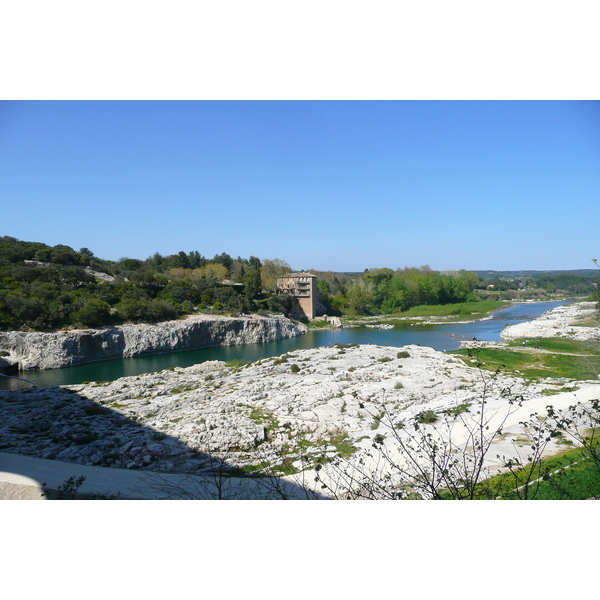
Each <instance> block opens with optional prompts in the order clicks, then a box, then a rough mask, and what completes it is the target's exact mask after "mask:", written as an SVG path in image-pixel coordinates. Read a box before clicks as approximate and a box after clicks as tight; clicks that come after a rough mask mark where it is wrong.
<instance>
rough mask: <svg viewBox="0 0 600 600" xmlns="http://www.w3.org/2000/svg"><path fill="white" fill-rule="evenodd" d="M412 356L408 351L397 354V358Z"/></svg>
mask: <svg viewBox="0 0 600 600" xmlns="http://www.w3.org/2000/svg"><path fill="white" fill-rule="evenodd" d="M409 357H410V354H409V353H408V352H407V351H406V350H401V351H400V352H398V354H396V358H409Z"/></svg>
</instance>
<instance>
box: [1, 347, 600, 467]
mask: <svg viewBox="0 0 600 600" xmlns="http://www.w3.org/2000/svg"><path fill="white" fill-rule="evenodd" d="M563 385H564V382H562V381H553V380H550V379H548V380H545V381H543V382H540V383H536V384H530V385H528V384H526V383H525V382H524V381H523V380H521V379H519V378H516V377H511V376H505V375H500V376H497V377H495V378H493V377H492V376H491V374H485V375H483V374H482V372H481V371H480V370H479V369H477V368H475V367H473V366H469V365H468V364H465V363H464V362H463V361H462V360H461V359H459V358H457V357H454V356H451V355H447V354H444V353H441V352H437V351H435V350H433V349H431V348H426V347H420V346H406V347H405V348H403V349H398V348H390V347H380V346H371V345H363V346H357V345H346V346H344V345H336V346H331V347H323V348H315V349H310V350H295V351H292V352H289V353H288V354H287V355H284V356H280V357H274V358H269V359H263V360H261V361H258V362H256V363H252V364H248V365H245V366H239V365H238V366H227V365H226V364H225V363H223V362H219V361H212V362H206V363H202V364H199V365H195V366H193V367H189V368H186V369H183V368H176V369H173V370H166V371H161V372H159V373H149V374H146V375H141V376H138V377H125V378H122V379H119V380H117V381H113V382H110V383H101V382H98V383H95V382H94V383H90V384H85V385H83V384H82V385H71V386H62V387H56V388H32V389H30V390H25V391H21V392H10V391H7V392H0V440H1V443H0V450H2V451H5V452H11V453H18V454H23V455H29V456H35V457H41V458H47V459H55V460H59V461H66V462H72V463H77V464H81V465H98V466H105V467H116V468H122V469H138V470H145V471H149V472H167V473H178V472H179V473H181V472H185V473H203V472H206V471H207V469H209V468H211V467H214V464H215V460H216V459H217V458H219V459H222V460H223V461H224V462H225V464H226V465H228V467H231V468H241V469H244V470H246V471H252V470H254V469H257V468H259V467H260V466H263V467H264V466H265V465H269V466H271V467H275V468H276V469H281V470H282V471H284V472H289V471H302V470H304V469H312V468H314V467H315V466H317V465H318V464H320V463H322V462H323V461H327V460H329V459H331V458H333V457H335V456H339V455H342V456H350V455H351V456H353V457H360V456H361V454H363V453H364V452H368V451H369V449H371V447H372V444H373V442H374V441H375V440H376V438H377V436H381V439H388V441H392V440H391V435H390V431H391V430H390V426H391V425H396V426H398V425H399V424H400V423H405V424H406V425H409V424H410V426H407V427H406V429H405V431H406V435H411V432H413V433H414V429H413V427H412V423H414V422H415V419H417V420H418V419H419V415H422V414H423V413H424V411H430V412H429V413H428V414H435V415H436V416H437V418H438V419H440V420H443V418H444V415H446V416H449V418H450V419H451V421H452V422H455V426H456V427H457V431H458V427H459V425H460V422H461V420H462V418H464V417H465V416H467V415H468V413H469V412H470V411H472V412H476V410H477V407H478V403H479V401H480V400H481V398H482V397H483V395H484V394H485V396H486V400H487V410H488V411H489V413H490V415H494V414H496V413H497V412H499V411H500V412H501V411H505V410H508V408H509V399H510V398H514V397H516V396H522V397H523V399H524V412H523V413H522V416H521V420H522V419H524V418H527V417H528V415H529V412H527V411H528V408H527V406H528V403H531V406H532V407H533V405H534V402H535V401H536V399H537V400H541V401H542V402H543V403H544V406H545V404H547V403H550V402H549V399H548V398H547V397H545V396H544V395H543V393H544V391H546V393H547V392H548V391H551V392H558V391H560V390H561V388H562V386H563ZM596 388H599V389H600V386H598V385H597V384H596ZM570 401H571V402H573V400H572V399H571V400H570ZM536 409H537V406H536ZM532 410H533V409H532ZM530 412H531V411H530ZM384 415H385V417H384ZM502 443H504V444H506V445H508V446H511V447H514V446H515V444H516V445H519V444H520V445H524V447H526V446H527V442H526V440H524V439H523V437H522V435H521V433H520V430H519V425H518V421H515V424H514V428H513V429H510V428H508V427H506V428H505V434H504V435H503V436H502ZM497 454H501V452H500V451H498V452H496V451H494V452H490V457H494V456H496V455H497ZM357 460H358V458H357Z"/></svg>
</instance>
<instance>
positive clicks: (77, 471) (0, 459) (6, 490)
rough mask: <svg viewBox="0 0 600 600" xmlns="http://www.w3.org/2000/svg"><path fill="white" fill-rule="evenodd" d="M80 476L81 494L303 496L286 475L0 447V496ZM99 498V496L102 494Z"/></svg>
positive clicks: (40, 493) (49, 490) (25, 493)
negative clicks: (97, 463)
mask: <svg viewBox="0 0 600 600" xmlns="http://www.w3.org/2000/svg"><path fill="white" fill-rule="evenodd" d="M82 475H83V476H84V477H85V480H84V482H83V484H82V485H81V487H80V488H79V489H78V492H79V493H81V494H101V495H118V498H117V499H122V500H168V499H185V500H200V499H207V500H213V499H220V498H222V499H240V500H242V499H274V500H278V499H282V495H285V496H286V497H287V498H295V499H306V494H305V492H304V490H303V489H302V488H301V487H299V486H298V485H296V484H295V483H293V482H291V481H288V480H285V479H277V478H273V479H263V480H260V479H240V478H233V477H229V478H219V477H214V478H209V477H196V476H191V475H182V474H177V473H160V474H159V473H155V472H152V471H137V470H127V469H113V468H108V467H93V466H84V465H78V464H74V463H67V462H61V461H57V460H46V459H43V458H34V457H32V456H22V455H20V454H10V453H8V452H0V500H44V499H48V496H49V495H50V496H52V495H53V493H54V492H56V490H58V489H59V488H60V487H61V486H63V485H64V483H65V482H66V481H67V480H68V479H69V478H70V477H75V478H78V477H80V476H82ZM100 499H102V498H100Z"/></svg>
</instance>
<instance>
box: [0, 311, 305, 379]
mask: <svg viewBox="0 0 600 600" xmlns="http://www.w3.org/2000/svg"><path fill="white" fill-rule="evenodd" d="M305 332H306V327H305V326H304V325H302V324H297V323H294V322H292V321H290V320H289V319H286V318H285V317H282V316H277V315H273V316H269V317H262V316H257V315H252V316H244V317H221V316H208V315H191V316H189V317H187V318H185V319H182V320H180V321H166V322H164V323H158V324H155V325H150V324H141V325H121V326H117V327H110V328H102V329H80V330H72V331H59V332H52V333H37V332H32V333H25V332H20V331H9V332H0V351H4V352H7V353H8V356H6V362H7V363H8V364H13V365H14V364H17V365H18V368H19V369H20V370H23V371H25V370H31V369H59V368H62V367H68V366H72V365H78V364H82V363H88V362H95V361H98V360H105V359H110V358H131V357H133V356H140V355H144V354H161V353H165V352H174V351H179V350H194V349H196V348H208V347H214V346H234V345H239V344H258V343H262V342H270V341H273V340H279V339H286V338H290V337H295V336H298V335H302V334H303V333H305Z"/></svg>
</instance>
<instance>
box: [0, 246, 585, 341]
mask: <svg viewBox="0 0 600 600" xmlns="http://www.w3.org/2000/svg"><path fill="white" fill-rule="evenodd" d="M291 271H292V268H291V267H290V265H289V264H288V263H287V262H285V261H283V260H281V259H277V258H276V259H263V260H260V259H258V258H257V257H255V256H250V258H248V259H245V258H242V257H240V256H238V257H237V258H236V259H234V258H233V257H231V256H230V255H229V254H227V253H226V252H223V253H221V254H216V255H215V256H214V257H213V258H207V257H204V256H203V255H202V254H200V253H199V252H198V251H192V252H183V251H180V252H178V253H177V254H172V255H168V256H163V255H161V254H160V253H158V252H156V253H155V254H153V255H152V256H150V257H148V258H147V259H145V260H140V259H135V258H128V257H124V258H121V259H120V260H118V261H109V260H104V259H101V258H99V257H97V256H95V255H94V253H93V252H92V251H91V250H89V249H88V248H81V249H80V250H79V251H75V250H74V249H73V248H70V247H69V246H65V245H62V244H58V245H56V246H48V245H46V244H43V243H39V242H25V241H20V240H17V239H16V238H13V237H10V236H4V237H2V238H0V330H4V331H7V330H23V331H28V330H36V331H53V330H56V329H62V328H69V327H101V326H106V325H112V324H118V323H123V322H134V323H141V322H150V323H154V322H159V321H164V320H170V319H176V318H179V317H181V316H184V315H187V314H192V313H194V312H197V311H199V312H210V313H213V314H230V315H235V314H240V313H251V312H258V313H261V312H263V313H264V312H274V313H283V314H286V315H287V314H289V312H290V310H291V308H292V300H291V298H290V297H289V296H288V295H286V294H279V293H277V289H276V281H277V277H280V276H282V275H284V274H286V273H289V272H291ZM311 272H312V273H314V274H315V275H317V279H318V286H319V289H320V292H321V299H320V303H319V310H320V312H319V314H323V313H324V314H328V315H332V316H341V317H344V318H345V319H353V318H357V317H369V316H374V315H386V316H390V317H409V318H412V317H420V316H421V317H440V318H444V319H445V320H461V319H465V318H467V319H469V320H476V319H480V318H483V317H485V316H486V314H488V313H489V312H490V311H493V310H496V309H498V308H500V307H501V306H502V302H506V301H519V300H524V299H537V300H541V299H548V297H549V296H550V295H551V294H554V295H555V296H556V295H557V294H563V295H571V296H572V295H574V294H579V293H581V294H588V295H590V294H595V293H597V288H596V287H594V285H593V283H594V275H595V279H597V271H591V274H590V273H588V272H587V271H586V272H585V273H584V274H581V275H580V274H578V272H559V273H558V274H554V275H553V274H552V273H537V274H536V273H533V272H527V273H526V274H515V273H512V272H507V273H503V274H498V273H496V272H473V271H466V270H464V269H463V270H460V271H447V272H438V271H434V270H433V269H431V268H430V267H429V266H427V265H425V266H422V267H420V268H416V267H411V268H408V267H405V268H404V269H396V270H392V269H390V268H376V269H366V270H365V271H364V272H363V273H333V272H331V271H316V270H314V269H311ZM478 273H481V274H483V275H480V274H478ZM490 274H492V275H490ZM542 286H546V287H542Z"/></svg>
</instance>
